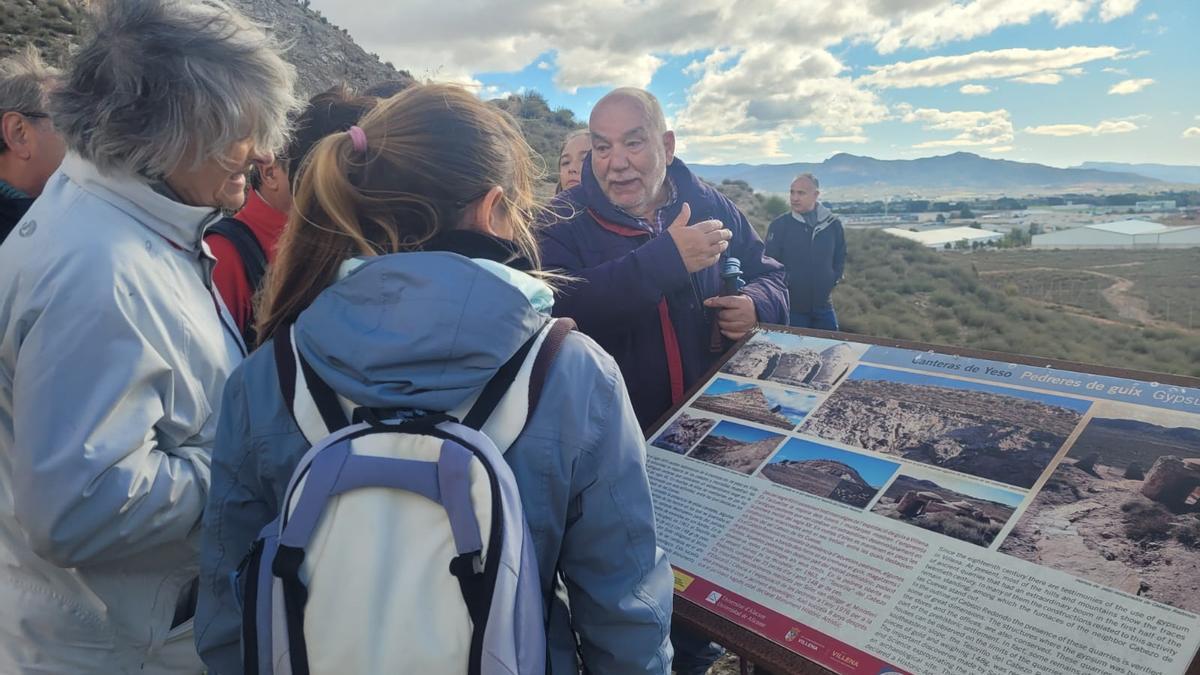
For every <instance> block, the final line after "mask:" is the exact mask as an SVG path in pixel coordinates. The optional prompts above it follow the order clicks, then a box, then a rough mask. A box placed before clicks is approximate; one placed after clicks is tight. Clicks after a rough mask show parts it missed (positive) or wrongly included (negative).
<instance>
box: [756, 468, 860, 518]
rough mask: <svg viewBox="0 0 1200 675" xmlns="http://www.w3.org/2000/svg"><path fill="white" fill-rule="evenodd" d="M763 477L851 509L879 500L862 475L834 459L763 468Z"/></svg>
mask: <svg viewBox="0 0 1200 675" xmlns="http://www.w3.org/2000/svg"><path fill="white" fill-rule="evenodd" d="M762 475H763V477H764V478H766V479H767V480H770V481H771V482H774V483H779V484H780V485H786V486H788V487H791V488H795V489H797V490H801V491H803V492H807V493H809V494H814V495H817V496H818V497H828V498H829V499H834V500H837V501H839V502H842V503H843V504H849V505H851V506H858V507H863V506H866V505H867V504H868V503H870V501H871V498H872V497H874V496H875V488H873V487H871V486H870V485H868V484H867V482H866V481H865V480H863V477H862V476H861V475H860V474H859V473H858V471H856V470H855V469H854V468H853V467H851V466H848V465H846V464H843V463H842V462H838V461H834V460H831V459H809V460H791V459H787V460H784V461H782V462H772V463H771V464H768V465H766V466H764V467H763V470H762Z"/></svg>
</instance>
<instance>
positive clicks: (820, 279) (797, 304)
mask: <svg viewBox="0 0 1200 675" xmlns="http://www.w3.org/2000/svg"><path fill="white" fill-rule="evenodd" d="M819 187H820V183H819V182H818V181H817V177H816V176H814V175H812V174H811V173H805V174H801V175H799V176H797V177H796V179H795V180H794V181H792V189H791V199H790V203H791V206H792V211H791V213H785V214H783V215H782V216H779V217H778V218H776V219H775V220H773V221H771V225H770V227H769V228H768V229H767V249H766V254H767V255H768V256H770V257H772V258H774V259H776V260H778V261H779V262H781V263H783V266H784V267H786V268H787V271H788V294H789V295H790V297H791V312H790V314H789V318H790V323H791V325H792V326H796V327H799V328H819V329H822V330H838V322H837V314H835V313H834V311H833V299H832V297H831V294H832V293H833V287H834V286H836V285H837V283H838V282H839V281H841V279H842V272H843V271H844V270H845V267H846V236H845V234H844V233H843V231H842V221H840V220H838V218H837V216H835V215H833V213H832V212H830V210H829V209H827V208H825V205H824V204H821V203H820V202H819V201H817V197H818V196H820V194H821V193H820V190H819V189H818V188H819Z"/></svg>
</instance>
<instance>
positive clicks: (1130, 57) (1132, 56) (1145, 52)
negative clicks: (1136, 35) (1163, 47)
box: [1113, 49, 1150, 61]
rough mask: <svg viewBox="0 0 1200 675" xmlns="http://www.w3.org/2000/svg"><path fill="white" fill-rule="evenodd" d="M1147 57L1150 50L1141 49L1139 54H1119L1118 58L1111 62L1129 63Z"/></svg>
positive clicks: (1115, 57)
mask: <svg viewBox="0 0 1200 675" xmlns="http://www.w3.org/2000/svg"><path fill="white" fill-rule="evenodd" d="M1149 55H1150V50H1149V49H1143V50H1141V51H1140V52H1125V53H1123V54H1121V55H1120V56H1114V57H1113V61H1131V60H1133V59H1140V58H1142V57H1143V56H1149Z"/></svg>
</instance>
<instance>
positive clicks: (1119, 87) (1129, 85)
mask: <svg viewBox="0 0 1200 675" xmlns="http://www.w3.org/2000/svg"><path fill="white" fill-rule="evenodd" d="M1152 84H1154V80H1152V79H1150V78H1148V77H1146V78H1142V79H1138V80H1121V81H1120V82H1118V83H1116V84H1114V85H1113V86H1112V88H1111V89H1109V90H1108V93H1110V94H1117V95H1119V96H1126V95H1128V94H1136V93H1138V92H1139V91H1141V90H1143V89H1145V88H1146V87H1149V86H1150V85H1152Z"/></svg>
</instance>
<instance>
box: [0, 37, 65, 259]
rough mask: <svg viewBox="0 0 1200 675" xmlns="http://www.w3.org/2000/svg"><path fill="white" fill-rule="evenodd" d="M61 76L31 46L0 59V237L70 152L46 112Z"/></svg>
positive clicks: (22, 213)
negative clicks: (50, 95) (49, 97)
mask: <svg viewBox="0 0 1200 675" xmlns="http://www.w3.org/2000/svg"><path fill="white" fill-rule="evenodd" d="M58 76H59V73H58V71H57V70H56V69H54V68H51V67H49V66H47V65H46V64H45V63H43V62H42V59H41V56H40V55H39V54H38V52H37V49H35V48H34V47H32V46H31V47H28V48H27V49H25V50H24V51H21V52H18V53H16V54H14V55H12V56H9V57H8V58H6V59H4V60H3V61H0V242H2V241H4V239H5V237H7V236H8V233H9V232H11V231H12V230H13V228H14V227H16V224H17V223H18V222H19V221H20V220H21V217H22V216H24V215H25V211H27V210H28V209H29V205H30V204H32V203H33V200H34V198H36V197H37V196H38V195H39V194H41V193H42V188H43V187H45V185H46V181H47V180H49V178H50V174H52V173H54V170H55V169H57V168H58V165H59V163H60V162H62V159H63V155H64V154H65V153H66V144H65V143H64V142H63V138H62V136H61V135H59V133H58V131H57V130H55V128H54V124H53V123H52V122H51V121H50V115H49V114H47V113H46V112H45V111H46V99H47V96H48V95H49V92H50V90H51V89H53V88H54V87H55V86H56V85H57V83H58Z"/></svg>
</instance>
